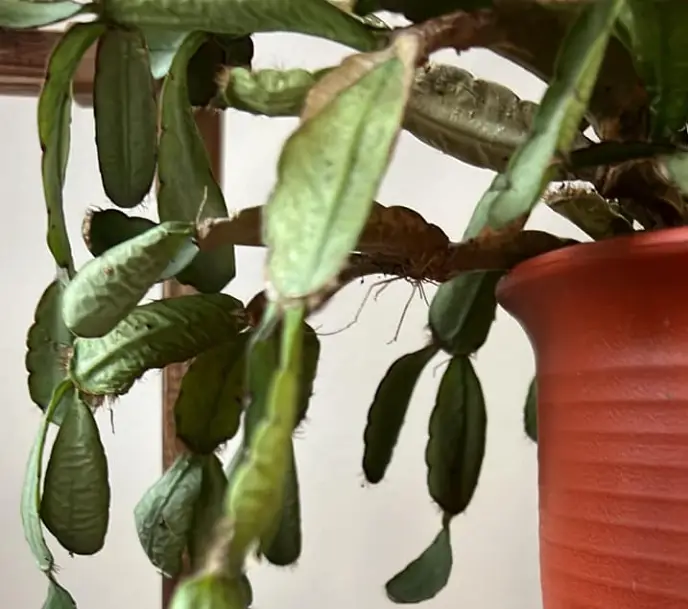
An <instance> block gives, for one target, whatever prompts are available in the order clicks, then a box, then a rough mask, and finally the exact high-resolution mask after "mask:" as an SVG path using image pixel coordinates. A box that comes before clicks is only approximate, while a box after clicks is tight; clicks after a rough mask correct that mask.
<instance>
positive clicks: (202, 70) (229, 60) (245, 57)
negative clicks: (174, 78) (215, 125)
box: [186, 35, 253, 107]
mask: <svg viewBox="0 0 688 609" xmlns="http://www.w3.org/2000/svg"><path fill="white" fill-rule="evenodd" d="M252 59H253V41H252V40H251V38H250V37H249V36H244V37H242V38H234V37H232V36H221V35H215V36H211V37H210V38H208V39H207V40H206V41H205V42H204V43H203V44H202V45H201V46H200V47H199V48H198V50H197V51H196V52H195V53H194V55H193V56H192V57H191V59H190V60H189V63H188V65H187V69H186V78H187V82H188V86H189V101H190V103H191V105H192V106H200V107H206V106H207V105H208V104H210V102H211V101H212V100H213V99H214V98H215V96H216V95H217V94H218V84H217V80H218V74H219V73H220V72H221V71H222V70H223V69H228V68H227V66H247V67H250V66H251V60H252Z"/></svg>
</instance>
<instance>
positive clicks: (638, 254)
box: [496, 226, 688, 300]
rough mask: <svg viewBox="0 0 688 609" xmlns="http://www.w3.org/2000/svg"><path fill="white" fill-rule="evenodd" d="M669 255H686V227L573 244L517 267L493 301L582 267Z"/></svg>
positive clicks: (687, 250) (502, 281)
mask: <svg viewBox="0 0 688 609" xmlns="http://www.w3.org/2000/svg"><path fill="white" fill-rule="evenodd" d="M672 253H674V254H676V253H688V226H678V227H672V228H662V229H659V230H650V231H648V230H645V231H638V232H636V233H634V234H631V235H623V236H619V237H612V238H610V239H604V240H602V241H587V242H584V243H577V244H576V245H570V246H567V247H563V248H561V249H558V250H553V251H551V252H547V253H545V254H541V255H539V256H535V257H534V258H530V259H528V260H525V261H524V262H521V263H519V264H517V265H516V266H515V267H514V268H513V269H511V271H509V272H508V273H507V274H506V275H504V277H502V278H501V279H500V281H499V282H498V284H497V289H496V292H497V298H498V300H501V299H502V298H504V297H506V296H507V295H508V293H511V292H512V291H513V290H516V289H518V290H524V289H528V288H529V284H531V283H534V282H537V281H543V280H546V279H547V278H548V277H551V276H552V275H554V274H560V273H565V272H566V271H570V270H574V269H578V268H580V267H582V266H589V265H591V264H595V263H601V262H604V261H611V260H618V259H621V258H629V257H632V258H636V259H638V258H648V257H654V256H665V255H668V254H672Z"/></svg>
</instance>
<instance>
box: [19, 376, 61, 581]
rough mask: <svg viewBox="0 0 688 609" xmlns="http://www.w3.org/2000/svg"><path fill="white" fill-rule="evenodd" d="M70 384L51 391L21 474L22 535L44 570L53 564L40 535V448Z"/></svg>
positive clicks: (42, 448) (41, 453)
mask: <svg viewBox="0 0 688 609" xmlns="http://www.w3.org/2000/svg"><path fill="white" fill-rule="evenodd" d="M71 388H72V384H71V383H70V382H69V381H63V382H62V383H60V384H59V385H58V386H57V387H56V388H55V391H54V392H53V396H52V398H51V400H50V404H49V406H48V408H47V409H46V412H45V414H44V415H43V419H42V421H41V426H40V427H39V428H38V434H37V435H36V440H35V441H34V445H33V448H32V449H31V454H30V456H29V460H28V462H27V465H26V472H25V474H24V486H23V489H22V496H21V520H22V528H23V530H24V537H25V538H26V541H27V542H28V544H29V548H31V553H32V554H33V556H34V558H35V559H36V562H37V563H38V568H39V569H40V570H41V571H45V572H46V573H48V572H50V571H51V570H52V568H53V565H54V562H55V559H54V558H53V555H52V553H51V552H50V549H49V548H48V546H47V545H46V543H45V538H44V537H43V527H42V526H41V519H40V516H39V510H40V505H41V478H42V475H41V474H42V470H43V450H44V448H45V440H46V436H47V433H48V426H49V424H50V419H51V417H52V415H53V412H54V411H55V409H56V408H57V406H58V404H59V403H60V401H61V400H62V398H63V396H64V394H65V392H67V391H68V390H69V389H71Z"/></svg>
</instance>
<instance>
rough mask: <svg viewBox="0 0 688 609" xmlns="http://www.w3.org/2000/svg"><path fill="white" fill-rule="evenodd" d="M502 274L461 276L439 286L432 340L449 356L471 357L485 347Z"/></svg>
mask: <svg viewBox="0 0 688 609" xmlns="http://www.w3.org/2000/svg"><path fill="white" fill-rule="evenodd" d="M502 275H503V272H500V271H490V272H482V271H480V272H474V273H462V274H461V275H457V276H456V277H454V278H453V279H450V280H449V281H448V282H446V283H443V284H442V285H441V286H440V287H439V289H438V290H437V292H436V293H435V297H434V298H433V300H432V303H431V304H430V311H429V313H428V319H429V325H430V329H431V331H432V334H433V340H434V341H435V342H436V343H437V344H438V345H439V346H441V347H442V349H444V350H445V351H446V352H447V353H450V354H452V355H468V354H470V353H474V352H475V351H477V350H478V349H480V347H482V346H483V344H484V343H485V341H486V340H487V335H488V333H489V331H490V327H491V326H492V322H493V321H494V318H495V314H496V312H497V298H496V296H495V287H496V286H497V282H498V281H499V279H500V278H501V277H502Z"/></svg>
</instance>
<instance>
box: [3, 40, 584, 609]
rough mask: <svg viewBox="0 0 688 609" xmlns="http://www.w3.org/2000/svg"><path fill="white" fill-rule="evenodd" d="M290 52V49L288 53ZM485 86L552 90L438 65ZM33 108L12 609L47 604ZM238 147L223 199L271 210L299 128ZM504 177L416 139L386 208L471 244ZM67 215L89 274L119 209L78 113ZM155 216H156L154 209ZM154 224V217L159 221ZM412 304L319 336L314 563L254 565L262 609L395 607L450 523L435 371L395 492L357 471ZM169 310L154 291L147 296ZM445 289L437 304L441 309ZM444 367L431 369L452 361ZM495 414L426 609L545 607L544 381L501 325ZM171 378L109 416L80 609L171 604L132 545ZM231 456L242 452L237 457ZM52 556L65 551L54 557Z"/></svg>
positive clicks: (376, 309) (11, 482) (283, 49)
mask: <svg viewBox="0 0 688 609" xmlns="http://www.w3.org/2000/svg"><path fill="white" fill-rule="evenodd" d="M256 48H257V56H256V61H255V64H256V66H257V67H292V66H304V67H312V68H315V67H322V66H326V65H331V64H333V63H335V62H337V61H338V60H339V59H340V58H341V57H342V56H343V54H344V52H345V51H344V50H343V49H342V48H340V47H338V46H336V45H333V44H328V43H326V42H323V41H315V40H311V39H308V38H305V37H300V36H293V35H289V36H287V35H269V36H266V35H264V36H258V37H256ZM288 48H289V51H288V52H287V49H288ZM437 58H438V59H442V60H444V61H451V62H457V63H458V64H459V65H461V66H463V67H465V68H467V69H470V70H472V71H473V72H474V73H475V74H476V75H478V76H480V77H483V78H488V79H491V80H498V81H500V82H502V83H504V84H507V85H508V86H511V87H512V88H513V89H514V90H515V91H516V92H517V93H519V94H520V95H521V96H523V97H525V98H528V99H532V100H537V99H539V97H540V95H541V94H542V90H543V87H542V85H541V83H539V82H538V81H536V80H535V79H534V78H533V77H532V76H530V75H528V74H526V73H525V72H523V71H521V70H520V69H517V68H514V67H510V66H508V65H507V64H506V62H504V61H503V60H501V59H499V58H496V57H494V56H492V55H490V54H488V53H485V52H469V53H464V54H462V56H461V57H460V58H457V57H456V55H455V54H453V53H443V54H442V55H441V57H437ZM35 112H36V104H35V101H33V100H26V99H22V100H19V99H9V98H3V99H0V155H1V159H2V161H1V164H0V167H1V168H2V169H1V170H0V176H1V179H0V200H1V201H2V206H3V211H4V214H5V218H6V220H5V222H4V224H3V227H2V232H3V239H2V240H1V241H0V248H2V249H1V250H0V253H1V255H2V259H3V260H4V264H3V265H2V266H1V267H0V285H3V286H4V304H3V307H4V309H3V320H4V322H3V328H2V329H3V337H4V342H3V351H2V358H3V365H2V367H1V368H0V382H1V383H2V387H3V397H4V400H3V401H4V409H5V413H6V415H5V417H4V424H3V425H2V426H0V483H1V484H2V489H3V499H4V500H3V501H2V503H1V504H0V538H1V539H2V542H3V551H2V552H0V582H2V585H0V607H17V608H21V609H24V608H25V609H32V608H36V609H37V608H38V607H40V606H41V603H42V601H43V599H44V594H45V584H44V579H43V578H42V576H41V575H40V574H39V573H38V571H37V569H36V568H35V566H34V564H33V560H32V558H31V555H30V553H29V550H28V548H27V547H26V544H25V542H24V539H23V534H22V531H21V526H20V519H19V508H18V504H19V493H20V487H21V482H22V477H23V473H24V466H25V461H26V458H27V455H28V451H29V448H30V445H31V443H32V441H33V437H34V434H35V431H36V427H37V425H38V422H39V418H40V416H39V415H40V413H39V411H38V409H37V408H36V407H35V406H33V405H32V404H31V402H30V399H29V396H28V392H27V387H26V373H25V371H24V352H25V347H24V342H25V337H26V331H27V329H28V327H29V325H30V323H31V319H32V314H33V308H34V306H35V304H36V302H37V300H38V298H39V296H40V294H41V292H42V290H43V289H44V287H45V286H46V285H47V283H48V282H49V281H50V280H51V278H52V269H53V265H52V263H51V260H50V258H49V254H48V251H47V249H46V246H45V237H44V235H45V215H44V206H43V199H42V192H41V184H40V157H39V147H38V143H37V136H36V133H35ZM227 119H228V120H227V121H226V133H225V141H226V146H225V157H226V162H225V186H226V197H227V201H228V204H229V206H230V207H232V208H241V207H246V206H249V205H255V204H258V203H262V202H263V201H265V199H266V196H267V194H268V192H269V190H270V189H271V187H272V185H273V180H274V167H275V163H276V160H277V156H278V153H279V150H280V146H281V144H282V142H283V141H284V138H285V137H286V136H287V135H288V134H289V133H290V132H291V130H292V129H293V128H294V126H295V121H294V120H291V119H280V120H270V119H265V118H255V117H250V116H247V115H242V114H239V113H234V112H232V113H231V114H229V115H228V117H227ZM491 177H492V175H491V174H490V173H489V172H486V171H481V170H478V169H475V168H472V167H469V166H466V165H464V164H462V163H459V162H457V161H455V160H454V159H452V158H449V157H445V156H443V155H441V154H439V153H437V152H435V151H434V150H432V149H430V148H428V147H427V146H425V145H423V144H421V143H420V142H418V141H417V140H415V139H414V138H413V137H412V136H409V135H407V134H404V135H403V137H402V138H401V141H400V144H399V147H398V150H397V152H396V155H395V158H394V160H393V163H392V167H391V169H390V171H389V174H388V176H387V178H386V180H385V182H384V185H383V187H382V189H381V192H380V193H379V197H378V199H379V200H380V201H381V202H382V203H384V204H386V205H406V206H408V207H411V208H414V209H416V210H418V211H420V212H421V213H422V214H423V215H424V216H425V217H426V219H427V220H429V221H431V222H434V223H436V224H438V225H440V226H441V227H443V228H444V230H445V231H446V232H447V233H448V234H449V236H450V237H451V238H454V239H458V238H460V236H461V234H462V232H463V229H464V227H465V225H466V223H467V222H468V219H469V216H470V214H471V212H472V209H473V205H474V203H475V202H476V201H477V200H478V198H479V197H480V195H481V194H482V192H483V191H484V190H485V188H486V187H487V186H488V185H489V182H490V180H491ZM65 200H66V204H67V208H68V212H67V215H68V223H69V226H70V232H71V234H72V239H73V243H74V244H75V250H76V251H75V255H76V258H77V263H79V264H81V263H83V262H85V261H86V260H87V259H88V253H87V251H86V249H85V247H84V245H83V244H82V242H81V239H80V236H79V228H80V222H81V218H82V217H83V213H84V211H85V210H86V208H87V207H88V206H90V205H100V206H106V204H107V203H106V199H105V196H104V194H103V192H102V188H101V186H100V182H99V176H98V173H97V161H96V155H95V144H94V135H93V123H92V115H91V114H90V112H89V111H87V110H83V109H75V113H74V122H73V144H72V156H71V159H70V169H69V177H68V183H67V187H66V194H65ZM150 207H152V206H150ZM146 214H151V215H153V214H154V210H153V209H148V210H147V211H146ZM531 225H532V226H536V227H538V228H546V229H549V230H553V231H556V232H559V233H560V234H567V235H571V236H577V237H580V233H579V232H578V231H577V230H576V229H574V228H573V227H571V226H570V225H568V223H566V222H565V221H563V220H562V219H560V218H558V217H557V216H555V215H554V214H553V213H551V212H549V210H547V209H538V210H537V212H536V214H535V217H534V219H533V220H532V221H531ZM262 260H263V256H262V253H261V252H260V251H259V250H255V249H250V248H242V249H241V250H240V251H239V252H238V267H239V269H240V272H239V273H240V274H239V276H238V277H237V279H236V280H235V281H234V282H233V283H232V284H231V285H230V286H229V288H228V290H227V291H228V292H230V293H232V294H234V295H236V296H238V297H240V298H242V299H244V300H248V299H249V298H250V297H251V296H253V295H254V294H255V293H256V292H257V291H259V290H260V288H261V286H260V281H261V264H262ZM373 281H375V279H368V280H367V281H366V283H365V284H364V285H351V286H349V287H347V288H346V289H345V290H344V291H343V292H342V293H341V294H340V295H338V296H337V297H336V298H335V299H334V301H333V302H332V304H331V305H330V306H329V308H328V309H327V310H326V311H325V312H323V313H322V314H320V315H319V316H318V317H317V319H313V320H312V323H313V324H314V325H315V326H316V328H318V327H320V329H321V330H322V331H323V332H330V331H333V330H337V329H338V328H340V327H342V326H344V325H345V324H346V323H348V322H349V321H350V320H351V318H352V317H353V316H354V314H355V312H356V310H357V309H358V307H359V305H360V302H361V300H362V298H363V296H364V294H365V292H366V291H367V290H368V286H369V285H370V284H371V283H373ZM410 292H411V287H410V286H409V285H408V284H406V283H404V282H403V281H399V282H396V283H394V284H392V285H391V286H390V287H388V288H387V289H386V290H385V291H384V292H383V294H382V295H381V297H380V299H379V301H378V302H377V303H374V302H372V301H371V302H370V303H369V304H368V306H367V307H366V308H365V310H364V311H363V313H362V315H361V317H360V320H359V321H358V323H357V324H356V325H354V326H353V327H352V328H350V329H348V330H346V331H345V332H342V333H340V334H337V335H335V336H328V337H323V338H322V339H321V340H322V357H321V363H320V375H319V377H318V379H317V382H316V386H315V395H314V397H313V401H312V403H311V408H310V416H309V421H308V423H307V426H306V427H305V428H304V432H303V433H302V435H301V437H300V439H299V440H298V442H297V457H298V461H299V468H300V478H301V489H302V490H301V492H302V503H303V506H302V511H303V518H304V536H305V538H304V550H303V555H302V559H301V561H300V563H299V565H298V568H296V569H286V570H278V569H276V568H274V567H270V566H262V565H261V566H258V567H255V568H253V569H252V570H251V572H250V575H251V577H252V580H253V582H254V588H255V592H256V600H255V606H256V607H258V609H271V608H275V607H280V608H282V609H285V608H294V609H296V608H297V607H320V606H327V607H329V608H330V609H351V607H361V608H364V609H384V608H389V607H391V606H392V604H391V603H390V602H389V601H388V600H387V599H386V597H385V594H384V589H383V584H384V582H385V581H386V580H387V579H388V578H389V577H390V576H392V575H393V574H394V573H396V572H397V571H398V570H399V569H400V568H401V567H403V566H404V565H405V564H406V563H407V562H408V561H410V560H411V559H413V558H415V557H416V556H417V554H418V553H419V552H421V551H422V550H423V549H424V548H425V547H426V545H427V544H428V543H429V542H430V540H431V539H432V538H433V536H434V535H435V534H436V532H437V530H438V527H439V516H438V511H437V509H436V507H434V506H433V504H432V503H431V501H430V499H429V498H428V495H427V491H426V487H425V466H424V457H423V453H424V449H425V439H426V429H427V420H428V416H429V412H430V408H431V407H432V404H433V400H434V395H435V391H436V387H437V384H438V382H439V377H440V374H441V371H437V373H434V374H433V368H434V365H431V366H429V367H428V369H426V372H425V374H424V375H423V377H422V379H421V381H420V383H419V385H418V387H417V391H416V394H415V396H414V399H413V403H412V405H411V408H410V413H409V416H408V418H407V423H406V426H405V428H404V431H403V433H402V436H401V439H400V443H399V446H398V449H397V452H396V454H395V458H394V461H393V464H392V466H391V468H390V470H389V473H388V476H387V478H386V479H385V481H384V482H383V483H381V484H380V485H378V486H377V487H373V488H365V487H364V485H363V477H362V473H361V467H360V462H361V456H362V434H363V427H364V424H365V418H366V412H367V409H368V406H369V404H370V401H371V399H372V396H373V393H374V391H375V388H376V386H377V383H378V381H379V380H380V378H381V376H382V375H383V374H384V372H385V370H386V369H387V367H388V366H389V365H390V364H391V363H392V361H393V360H394V359H396V358H397V357H398V356H399V355H401V354H403V353H407V352H408V351H411V350H414V349H416V348H418V347H419V346H421V345H422V343H423V340H424V327H425V325H426V323H427V307H426V305H425V304H424V303H423V302H422V301H421V300H420V298H419V297H418V296H417V295H416V296H415V297H414V302H413V304H412V306H411V307H410V310H409V312H408V314H407V315H406V319H405V321H404V325H403V328H402V331H401V335H400V337H399V340H398V341H397V342H395V343H393V344H388V342H389V341H390V339H391V338H392V337H393V336H394V333H395V329H396V326H397V324H398V322H399V317H400V315H401V311H402V309H403V307H404V304H405V302H406V300H407V299H408V297H409V294H410ZM151 295H152V296H153V297H157V296H158V295H159V292H158V291H157V290H155V291H154V292H153V293H152V294H151ZM431 296H432V290H431V289H428V297H429V298H430V297H431ZM444 359H445V358H443V357H441V356H440V357H438V358H437V360H436V363H440V362H442V361H443V360H444ZM476 367H477V369H478V373H479V375H480V377H481V379H482V381H483V385H484V389H485V394H486V399H487V402H488V413H489V425H488V430H489V431H488V443H487V455H486V459H485V465H484V468H483V472H482V475H481V479H480V485H479V488H478V491H477V492H476V495H475V498H474V501H473V503H472V504H471V506H470V508H469V510H468V512H467V513H466V514H465V515H464V516H462V517H459V518H457V519H456V520H455V521H454V524H453V527H452V535H453V542H454V553H455V562H454V573H453V576H452V578H451V581H450V584H449V586H448V587H447V589H446V590H445V591H444V592H443V593H442V594H440V595H439V596H438V597H437V598H436V599H434V600H433V601H431V602H428V603H426V604H425V605H424V606H425V607H427V608H428V609H442V608H448V609H449V608H453V607H471V609H538V607H540V604H541V603H540V593H539V587H538V560H537V540H536V532H537V515H536V505H537V496H536V462H535V447H534V445H532V444H531V443H530V442H529V441H528V440H527V439H526V437H525V435H524V433H523V430H522V422H521V421H522V403H523V399H524V396H525V391H526V388H527V384H528V382H529V380H530V378H531V375H532V372H533V360H532V355H531V352H530V348H529V346H528V344H527V341H526V339H525V337H524V335H523V333H522V332H521V330H520V328H519V327H518V326H517V324H516V323H515V322H514V321H513V320H511V319H509V318H508V317H507V315H506V314H505V313H504V312H503V311H500V312H499V314H498V318H497V323H496V324H495V326H494V328H493V330H492V334H491V336H490V340H489V341H488V343H487V345H486V346H485V348H484V349H483V350H482V351H481V352H480V354H479V355H478V357H477V360H476ZM160 393H161V376H160V374H159V373H150V374H149V375H147V376H146V377H145V379H144V380H143V381H142V382H141V383H139V384H138V385H137V386H136V388H135V389H134V390H132V392H131V393H130V394H129V395H128V396H126V397H124V398H122V399H121V400H120V401H119V403H118V404H117V405H116V406H115V425H116V428H115V431H116V433H115V435H113V434H112V432H111V430H110V423H109V414H108V413H107V412H105V411H103V412H101V414H100V415H99V416H98V421H99V423H100V426H101V433H102V435H103V439H104V442H105V445H106V449H107V452H108V455H109V460H110V471H111V476H112V487H113V506H112V520H111V527H110V532H109V535H108V540H107V545H106V548H105V549H104V550H103V551H102V552H101V553H100V554H99V555H98V556H96V557H93V558H74V559H70V558H69V557H67V556H66V555H65V554H64V553H63V552H60V551H59V550H58V551H56V554H57V556H58V563H59V565H60V567H61V572H60V579H61V581H62V582H63V583H64V584H65V585H66V586H67V587H68V588H69V589H70V590H71V592H72V593H73V595H74V596H75V598H76V599H77V602H78V603H79V607H80V609H96V608H97V609H121V608H122V607H140V608H141V609H158V607H160V582H159V578H158V576H157V574H156V573H155V571H154V569H153V568H152V567H151V566H150V565H149V564H148V563H147V561H146V558H145V557H144V555H143V552H142V550H141V549H140V547H139V545H138V541H137V539H136V535H135V531H134V526H133V517H132V509H133V506H134V505H135V503H136V501H137V500H138V498H139V497H140V496H141V494H142V493H143V491H144V490H145V488H146V487H147V486H148V485H149V484H151V483H152V482H153V481H154V479H155V478H156V477H157V476H158V475H159V473H160V468H161V459H160V453H161V446H160ZM230 448H231V447H230ZM55 546H56V543H55V542H54V541H53V543H52V547H53V548H55Z"/></svg>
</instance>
